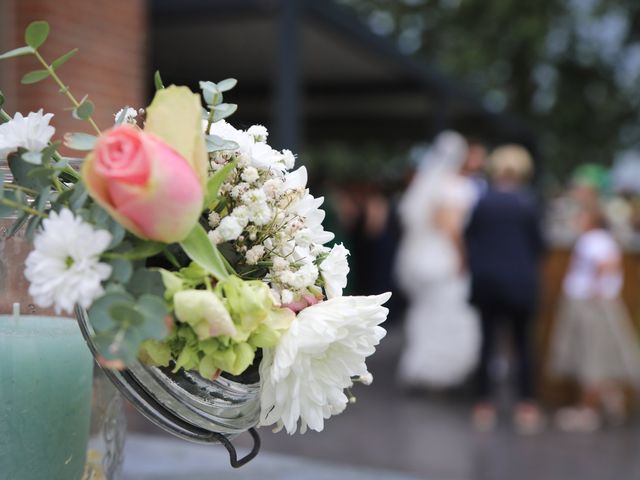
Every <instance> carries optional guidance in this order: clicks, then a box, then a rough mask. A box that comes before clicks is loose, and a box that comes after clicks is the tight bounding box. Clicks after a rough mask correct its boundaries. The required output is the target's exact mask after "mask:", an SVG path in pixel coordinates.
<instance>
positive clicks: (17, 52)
mask: <svg viewBox="0 0 640 480" xmlns="http://www.w3.org/2000/svg"><path fill="white" fill-rule="evenodd" d="M33 52H34V50H33V48H31V47H29V46H26V47H20V48H14V49H13V50H9V51H8V52H5V53H3V54H2V55H0V60H4V59H5V58H13V57H19V56H21V55H30V54H32V53H33Z"/></svg>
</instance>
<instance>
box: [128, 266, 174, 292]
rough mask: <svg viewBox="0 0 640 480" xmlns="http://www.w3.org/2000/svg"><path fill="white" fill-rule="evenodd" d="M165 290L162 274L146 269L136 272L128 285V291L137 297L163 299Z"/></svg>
mask: <svg viewBox="0 0 640 480" xmlns="http://www.w3.org/2000/svg"><path fill="white" fill-rule="evenodd" d="M164 289H165V288H164V283H162V276H161V275H160V272H159V271H157V270H149V269H148V268H146V267H142V268H138V269H137V270H135V271H134V272H133V275H132V276H131V279H130V280H129V283H128V284H127V291H129V292H130V293H131V294H132V295H135V296H137V297H139V296H142V295H146V294H149V295H155V296H157V297H162V296H163V295H164Z"/></svg>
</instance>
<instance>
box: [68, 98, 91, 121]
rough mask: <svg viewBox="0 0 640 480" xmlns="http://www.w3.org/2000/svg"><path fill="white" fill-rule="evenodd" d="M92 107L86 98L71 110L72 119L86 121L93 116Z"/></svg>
mask: <svg viewBox="0 0 640 480" xmlns="http://www.w3.org/2000/svg"><path fill="white" fill-rule="evenodd" d="M93 109H94V105H93V102H92V101H91V100H89V99H88V98H87V97H85V98H83V99H82V102H80V105H78V106H77V107H76V108H74V109H73V112H72V115H73V118H76V119H78V120H86V119H87V118H89V117H90V116H91V115H92V114H93Z"/></svg>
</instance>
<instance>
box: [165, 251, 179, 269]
mask: <svg viewBox="0 0 640 480" xmlns="http://www.w3.org/2000/svg"><path fill="white" fill-rule="evenodd" d="M164 256H165V257H166V259H167V260H169V262H170V263H171V265H173V266H174V267H176V268H182V265H180V262H178V259H177V258H176V256H175V255H174V254H173V253H171V252H170V251H169V250H167V249H165V250H164Z"/></svg>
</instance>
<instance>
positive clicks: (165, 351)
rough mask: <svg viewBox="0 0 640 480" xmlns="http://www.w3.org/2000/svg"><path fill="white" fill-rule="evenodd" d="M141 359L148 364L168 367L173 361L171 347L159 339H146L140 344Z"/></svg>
mask: <svg viewBox="0 0 640 480" xmlns="http://www.w3.org/2000/svg"><path fill="white" fill-rule="evenodd" d="M140 360H141V361H142V362H143V363H145V364H146V365H153V366H156V367H167V366H169V362H170V361H171V347H169V345H168V344H166V343H164V342H159V341H158V340H145V341H144V342H142V345H141V346H140Z"/></svg>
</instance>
